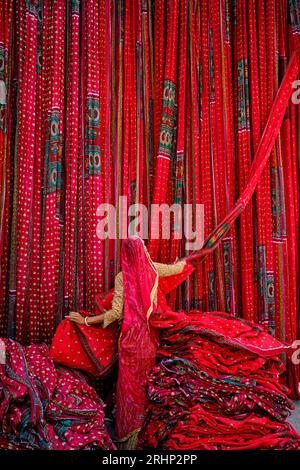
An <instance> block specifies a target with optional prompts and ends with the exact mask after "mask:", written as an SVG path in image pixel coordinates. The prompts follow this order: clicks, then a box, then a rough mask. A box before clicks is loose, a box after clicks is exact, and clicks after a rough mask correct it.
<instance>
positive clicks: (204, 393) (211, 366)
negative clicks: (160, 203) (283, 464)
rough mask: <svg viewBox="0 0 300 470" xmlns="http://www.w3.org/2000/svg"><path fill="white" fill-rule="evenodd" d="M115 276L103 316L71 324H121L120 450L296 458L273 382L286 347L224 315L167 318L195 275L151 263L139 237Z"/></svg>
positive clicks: (285, 405) (184, 265)
mask: <svg viewBox="0 0 300 470" xmlns="http://www.w3.org/2000/svg"><path fill="white" fill-rule="evenodd" d="M121 267H122V273H119V274H118V275H117V277H116V287H115V293H114V298H113V302H112V308H111V309H110V310H108V311H107V312H106V313H104V314H100V315H97V316H95V317H93V318H92V317H91V318H90V317H89V318H84V317H83V316H81V315H80V313H77V312H71V313H70V317H69V318H70V320H72V321H73V322H77V323H80V324H83V323H85V327H87V328H88V327H90V325H96V324H101V325H102V326H103V327H105V328H106V327H107V326H108V325H110V324H111V323H112V322H114V321H116V320H121V319H122V318H123V322H122V326H121V334H120V338H119V371H118V380H117V391H116V435H117V438H118V441H119V443H120V444H121V445H120V447H122V448H126V449H134V448H136V447H137V444H138V438H139V444H138V445H139V446H141V447H142V448H147V447H163V448H165V449H175V448H181V449H185V448H187V449H188V448H190V449H192V448H205V449H206V448H207V449H212V448H213V449H215V448H225V449H230V448H239V449H243V448H260V447H261V448H281V447H284V448H299V446H300V440H299V437H298V435H297V434H296V433H295V431H294V430H293V429H292V428H291V427H290V426H289V425H288V424H287V423H285V422H284V419H285V418H286V416H287V415H288V413H289V408H290V403H289V401H288V399H287V397H286V395H285V392H286V390H285V389H284V387H282V386H281V385H280V383H279V379H278V373H279V371H280V370H281V369H280V365H279V361H278V358H277V356H278V355H279V354H280V353H282V352H285V351H286V350H287V349H288V347H287V346H286V345H283V344H282V343H280V342H279V341H277V340H276V339H275V338H272V337H271V336H270V335H268V334H267V333H266V332H264V331H263V330H262V329H261V328H260V327H259V326H258V325H254V324H251V323H249V322H246V321H244V320H239V319H237V318H235V317H233V316H232V315H229V314H227V313H223V312H199V311H193V312H191V313H190V314H186V313H185V312H180V313H178V312H174V311H172V309H171V308H170V307H169V306H168V304H167V301H166V297H165V295H166V294H167V293H169V292H170V291H171V290H173V289H174V288H175V287H177V286H178V285H179V284H180V283H181V282H182V281H183V280H184V279H185V278H186V277H187V276H189V274H191V272H192V271H193V270H194V267H193V266H191V265H190V264H189V262H187V261H186V260H183V261H179V262H176V263H174V264H173V265H163V264H160V263H155V262H153V261H152V260H151V258H150V256H149V253H148V252H147V249H146V247H145V246H144V243H143V241H142V240H141V239H140V238H138V237H131V238H129V239H127V240H124V242H123V246H122V253H121ZM159 333H160V335H159ZM156 358H159V362H158V363H157V364H156V365H155V362H156ZM146 406H147V407H148V411H149V413H148V415H147V419H146V420H145V417H146ZM191 410H192V411H191ZM203 420H204V421H203ZM236 426H239V429H240V431H239V433H234V432H233V430H234V429H235V427H236ZM141 428H143V432H142V433H141V435H140V437H139V433H140V430H141ZM264 429H266V431H263V430H264ZM249 430H251V432H250V431H249ZM178 446H179V447H178ZM195 446H196V447H195ZM197 446H198V447H197Z"/></svg>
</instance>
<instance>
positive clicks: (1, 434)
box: [0, 339, 115, 450]
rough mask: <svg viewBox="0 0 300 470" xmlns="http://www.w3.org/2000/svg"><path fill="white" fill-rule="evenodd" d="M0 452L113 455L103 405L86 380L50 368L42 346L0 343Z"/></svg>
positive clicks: (7, 341) (51, 362)
mask: <svg viewBox="0 0 300 470" xmlns="http://www.w3.org/2000/svg"><path fill="white" fill-rule="evenodd" d="M3 341H4V343H5V346H6V364H5V365H0V421H1V426H0V448H4V449H7V448H10V449H29V450H30V449H52V450H66V449H96V448H97V449H114V448H115V447H114V444H113V443H112V441H111V439H110V437H109V434H108V431H107V430H106V428H105V424H104V411H103V403H102V401H101V400H100V399H99V397H98V396H97V394H96V392H95V390H94V389H93V388H92V387H91V386H90V385H89V384H88V382H87V380H86V378H85V377H84V376H83V375H82V374H80V373H76V372H74V371H71V370H69V369H64V368H62V367H61V368H57V369H56V368H55V367H54V364H53V361H52V360H51V358H50V356H49V351H48V348H47V346H46V345H32V346H28V347H25V348H24V347H22V346H21V345H20V344H19V343H16V342H14V341H12V340H5V339H4V340H3Z"/></svg>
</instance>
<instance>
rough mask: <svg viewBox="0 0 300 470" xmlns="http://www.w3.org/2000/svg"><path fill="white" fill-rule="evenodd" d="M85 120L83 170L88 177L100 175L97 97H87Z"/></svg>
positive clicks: (98, 108) (98, 107) (98, 105)
mask: <svg viewBox="0 0 300 470" xmlns="http://www.w3.org/2000/svg"><path fill="white" fill-rule="evenodd" d="M86 118H87V127H86V145H85V169H86V177H88V176H89V175H100V158H101V157H100V145H99V137H100V136H99V131H100V104H99V98H98V97H95V96H89V97H88V99H87V113H86Z"/></svg>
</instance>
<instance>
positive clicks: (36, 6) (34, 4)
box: [26, 0, 42, 18]
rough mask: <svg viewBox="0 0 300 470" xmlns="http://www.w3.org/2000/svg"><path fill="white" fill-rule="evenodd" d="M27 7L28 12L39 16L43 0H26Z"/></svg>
mask: <svg viewBox="0 0 300 470" xmlns="http://www.w3.org/2000/svg"><path fill="white" fill-rule="evenodd" d="M26 8H27V11H28V13H30V14H32V15H34V16H35V17H36V18H38V15H39V13H40V12H41V10H42V6H41V0H26Z"/></svg>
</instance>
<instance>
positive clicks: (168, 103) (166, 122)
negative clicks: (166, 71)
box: [159, 80, 175, 157]
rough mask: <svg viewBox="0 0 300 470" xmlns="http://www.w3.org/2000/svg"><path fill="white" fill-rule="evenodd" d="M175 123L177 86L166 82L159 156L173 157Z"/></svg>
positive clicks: (169, 81) (168, 81)
mask: <svg viewBox="0 0 300 470" xmlns="http://www.w3.org/2000/svg"><path fill="white" fill-rule="evenodd" d="M174 123H175V84H174V83H173V82H172V81H171V80H165V83H164V92H163V115H162V124H161V129H160V141H159V154H160V155H164V156H167V157H171V154H172V149H173V137H174Z"/></svg>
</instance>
